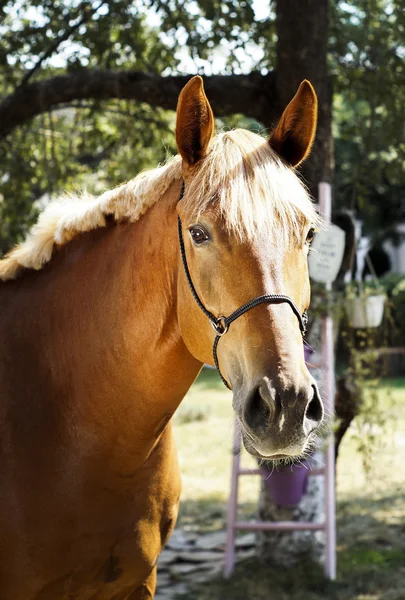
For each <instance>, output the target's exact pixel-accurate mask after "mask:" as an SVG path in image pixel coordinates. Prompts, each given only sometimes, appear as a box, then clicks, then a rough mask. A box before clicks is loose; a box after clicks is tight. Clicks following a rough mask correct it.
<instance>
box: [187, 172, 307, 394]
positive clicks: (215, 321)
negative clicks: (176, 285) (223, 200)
mask: <svg viewBox="0 0 405 600" xmlns="http://www.w3.org/2000/svg"><path fill="white" fill-rule="evenodd" d="M183 196H184V181H183V183H182V186H181V191H180V196H179V201H180V200H181V199H182V198H183ZM178 233H179V245H180V253H181V259H182V262H183V267H184V272H185V274H186V278H187V282H188V285H189V287H190V290H191V293H192V294H193V297H194V300H195V301H196V302H197V304H198V306H199V307H200V309H201V310H202V311H203V313H204V314H205V316H206V317H208V320H209V322H210V323H211V325H212V327H213V329H214V331H215V333H216V336H215V340H214V345H213V348H212V355H213V358H214V363H215V366H216V368H217V370H218V373H219V376H220V377H221V379H222V381H223V383H224V384H225V385H226V387H227V388H228V389H231V387H230V386H229V384H228V382H227V381H226V379H225V377H224V376H223V375H222V373H221V369H220V368H219V363H218V352H217V349H218V343H219V340H220V339H221V337H222V336H223V335H225V333H226V332H227V331H228V330H229V326H230V325H231V323H233V322H234V321H236V319H238V318H239V317H241V316H242V315H243V314H245V313H246V312H248V311H249V310H251V309H252V308H254V307H255V306H258V305H259V304H264V303H267V304H282V303H285V302H286V303H287V304H289V305H290V307H291V309H292V311H293V313H294V314H295V316H296V317H297V319H298V324H299V327H300V329H301V332H302V335H303V336H304V335H305V332H306V328H307V323H308V315H307V313H306V311H305V312H304V313H303V314H301V312H300V311H299V309H298V307H297V305H296V304H295V303H294V301H293V300H291V298H290V297H289V296H284V295H283V294H264V295H263V296H257V297H256V298H253V300H249V302H246V303H245V304H243V305H242V306H240V307H239V308H237V309H236V310H235V311H234V312H233V313H231V314H230V315H229V316H228V317H224V316H223V315H221V316H218V317H216V316H215V315H214V314H213V313H212V312H211V311H209V310H208V309H207V308H206V307H205V306H204V304H203V303H202V301H201V299H200V297H199V295H198V294H197V290H196V289H195V287H194V284H193V280H192V279H191V275H190V271H189V268H188V264H187V257H186V250H185V247H184V239H183V228H182V224H181V219H180V217H178Z"/></svg>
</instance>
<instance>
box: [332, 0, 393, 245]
mask: <svg viewBox="0 0 405 600" xmlns="http://www.w3.org/2000/svg"><path fill="white" fill-rule="evenodd" d="M331 8H332V17H331V35H330V68H331V72H332V73H333V77H334V87H335V92H336V94H335V98H334V138H335V149H336V179H335V181H336V198H337V201H338V202H339V204H340V205H344V206H347V207H349V208H352V209H356V211H357V214H358V216H360V217H361V218H362V219H363V221H364V224H365V231H366V232H368V233H372V235H373V236H374V237H375V239H376V241H381V239H384V238H386V237H387V235H388V234H390V233H392V229H393V226H394V225H395V224H396V223H398V222H400V221H401V220H403V219H404V218H405V135H404V134H405V119H404V106H405V85H404V82H405V61H404V58H405V47H404V32H405V10H404V8H405V4H404V2H403V0H395V1H392V0H348V1H345V2H341V1H338V0H334V2H332V3H331Z"/></svg>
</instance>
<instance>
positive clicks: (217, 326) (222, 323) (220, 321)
mask: <svg viewBox="0 0 405 600" xmlns="http://www.w3.org/2000/svg"><path fill="white" fill-rule="evenodd" d="M210 323H211V325H212V327H213V329H214V331H215V333H216V334H217V335H219V337H221V336H223V335H224V334H225V333H226V332H227V331H228V327H229V325H228V323H227V322H226V317H224V316H223V315H221V316H219V317H217V318H216V319H215V321H212V320H211V319H210Z"/></svg>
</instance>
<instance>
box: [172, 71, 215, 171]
mask: <svg viewBox="0 0 405 600" xmlns="http://www.w3.org/2000/svg"><path fill="white" fill-rule="evenodd" d="M213 133H214V115H213V114H212V109H211V106H210V103H209V102H208V100H207V96H206V95H205V92H204V85H203V80H202V79H201V77H200V76H199V75H196V77H193V78H192V79H190V81H189V82H188V83H187V84H186V85H185V86H184V88H183V89H182V91H181V93H180V96H179V101H178V103H177V122H176V142H177V148H178V149H179V152H180V154H181V156H182V158H183V160H184V162H185V163H186V164H187V165H188V166H189V167H192V166H193V165H195V164H196V163H197V162H198V161H199V160H201V159H202V158H204V156H205V155H206V153H207V150H208V146H209V143H210V141H211V138H212V135H213Z"/></svg>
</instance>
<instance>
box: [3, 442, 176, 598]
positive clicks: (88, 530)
mask: <svg viewBox="0 0 405 600" xmlns="http://www.w3.org/2000/svg"><path fill="white" fill-rule="evenodd" d="M167 438H168V439H167V440H166V441H164V442H163V443H162V448H159V449H158V450H157V452H156V454H155V456H154V457H153V460H151V461H150V462H149V463H146V464H145V465H144V466H143V467H142V469H140V471H139V473H138V472H135V473H134V475H133V476H132V477H128V476H127V477H126V478H124V477H122V476H121V478H120V476H119V475H116V476H115V477H116V478H115V479H114V478H113V477H111V476H109V477H106V478H105V480H104V481H103V480H101V479H100V480H98V481H94V482H91V483H89V482H86V485H84V486H78V487H77V488H76V489H72V488H71V489H70V491H69V493H68V492H66V490H64V491H63V498H64V502H61V501H60V497H61V496H60V495H61V494H62V492H61V489H60V488H58V486H55V487H54V488H52V490H53V491H52V492H49V494H48V496H47V502H46V503H45V502H44V497H45V494H44V490H39V489H38V496H36V495H31V496H30V502H27V503H26V504H25V506H24V507H22V508H23V512H25V513H26V518H25V519H24V520H25V522H26V523H29V525H28V526H24V528H23V526H22V523H20V524H17V523H16V524H13V526H11V525H10V526H9V527H8V529H7V530H6V534H7V535H6V537H8V538H9V540H10V545H9V547H8V551H7V552H5V553H3V552H2V551H1V548H0V556H1V565H0V597H1V600H50V599H52V600H54V599H55V598H60V599H66V600H116V599H117V600H121V599H125V600H126V598H127V595H126V592H127V591H128V597H129V598H132V596H129V593H132V590H136V589H137V588H138V587H139V586H141V585H142V584H143V582H144V581H145V580H146V579H147V578H148V576H149V574H150V573H151V572H152V571H153V569H154V567H155V565H156V561H157V559H158V556H159V553H160V551H161V550H162V547H163V546H164V544H165V543H166V541H167V538H168V536H169V535H170V532H171V530H172V528H173V527H174V524H175V522H176V518H177V510H178V500H179V494H180V478H179V472H178V465H177V460H176V457H175V454H174V453H173V452H172V451H171V450H172V443H171V439H170V438H171V436H167ZM169 450H170V451H169ZM119 479H121V480H124V482H123V481H121V482H119ZM58 497H59V500H58ZM41 502H42V506H41ZM0 533H1V532H0ZM18 540H21V543H20V542H18ZM24 540H29V544H28V545H27V544H26V543H25V542H24ZM10 550H11V552H10ZM22 573H24V576H25V577H24V578H22V577H21V574H22ZM135 597H136V596H135Z"/></svg>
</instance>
